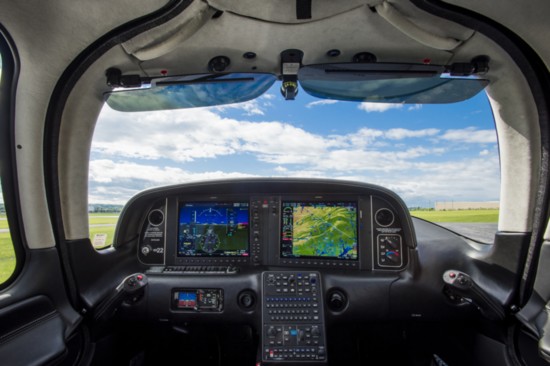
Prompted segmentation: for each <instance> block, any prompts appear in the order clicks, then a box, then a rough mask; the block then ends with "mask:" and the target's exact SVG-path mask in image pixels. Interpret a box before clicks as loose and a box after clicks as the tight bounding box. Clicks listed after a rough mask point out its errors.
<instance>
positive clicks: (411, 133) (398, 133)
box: [384, 128, 439, 140]
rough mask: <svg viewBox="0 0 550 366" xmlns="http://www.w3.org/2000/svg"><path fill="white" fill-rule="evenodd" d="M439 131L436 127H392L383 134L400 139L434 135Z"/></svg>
mask: <svg viewBox="0 0 550 366" xmlns="http://www.w3.org/2000/svg"><path fill="white" fill-rule="evenodd" d="M438 133H439V130H438V129H437V128H426V129H423V130H407V129H405V128H392V129H390V130H388V131H387V132H385V134H384V136H385V137H386V138H389V139H392V140H402V139H404V138H410V137H427V136H435V135H437V134H438Z"/></svg>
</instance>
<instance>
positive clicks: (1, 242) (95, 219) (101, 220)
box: [0, 213, 118, 283]
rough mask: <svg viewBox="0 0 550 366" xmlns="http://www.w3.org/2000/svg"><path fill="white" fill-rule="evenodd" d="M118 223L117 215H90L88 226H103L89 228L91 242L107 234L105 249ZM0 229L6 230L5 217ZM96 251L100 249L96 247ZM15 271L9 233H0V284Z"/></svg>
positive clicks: (110, 241)
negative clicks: (100, 235) (99, 235)
mask: <svg viewBox="0 0 550 366" xmlns="http://www.w3.org/2000/svg"><path fill="white" fill-rule="evenodd" d="M117 221H118V214H114V213H105V214H90V218H89V222H90V225H104V226H91V227H90V239H91V240H93V239H94V236H95V234H107V240H106V245H105V247H107V246H109V245H110V244H111V243H112V242H113V237H114V233H115V225H116V223H117ZM0 229H8V221H7V220H6V216H5V215H0ZM96 249H101V248H100V247H97V248H96ZM14 269H15V253H14V251H13V244H12V242H11V236H10V233H9V232H0V283H2V282H4V281H5V280H7V279H8V277H9V276H10V275H11V274H12V272H13V270H14Z"/></svg>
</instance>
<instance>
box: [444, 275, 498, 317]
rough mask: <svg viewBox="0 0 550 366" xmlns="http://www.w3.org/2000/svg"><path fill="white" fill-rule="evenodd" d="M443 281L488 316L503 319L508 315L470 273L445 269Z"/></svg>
mask: <svg viewBox="0 0 550 366" xmlns="http://www.w3.org/2000/svg"><path fill="white" fill-rule="evenodd" d="M443 281H444V282H445V284H446V285H447V287H448V288H449V289H451V290H452V292H454V293H456V294H458V295H459V296H461V297H463V298H465V299H469V300H470V302H471V303H472V304H474V305H475V306H476V307H477V308H478V309H479V311H481V313H482V314H483V315H484V316H485V317H486V318H488V319H491V320H502V319H504V318H505V317H506V313H505V311H504V307H503V306H502V305H501V304H500V303H499V302H497V301H496V300H495V299H493V298H492V297H491V296H490V295H489V294H488V293H486V292H485V290H483V289H482V288H481V287H479V285H478V284H477V283H475V281H474V280H473V279H472V278H471V277H470V276H469V275H468V274H466V273H464V272H461V271H457V270H454V269H451V270H448V271H445V273H444V274H443Z"/></svg>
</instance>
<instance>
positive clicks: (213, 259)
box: [115, 179, 490, 364]
mask: <svg viewBox="0 0 550 366" xmlns="http://www.w3.org/2000/svg"><path fill="white" fill-rule="evenodd" d="M115 243H116V244H115V248H117V247H120V248H121V247H128V246H132V247H134V248H135V252H134V253H135V258H136V261H137V262H138V263H139V267H140V271H141V272H140V276H142V277H140V278H144V279H143V281H145V280H146V281H147V283H146V286H144V287H145V289H144V291H143V298H144V299H145V300H140V301H137V302H136V305H135V306H134V308H136V309H139V311H141V312H142V313H144V314H145V315H146V318H147V319H149V321H151V322H153V323H158V324H169V325H170V326H179V325H182V324H203V325H221V324H223V325H227V324H239V325H246V326H249V327H250V328H251V329H253V331H254V332H255V334H257V338H258V352H257V353H258V360H259V361H260V360H261V361H262V362H298V363H299V362H302V361H307V362H317V363H320V364H323V363H326V362H327V360H334V359H335V356H332V357H331V344H338V343H339V341H338V340H337V339H336V338H341V337H343V335H342V334H341V333H339V331H338V329H340V327H342V326H344V325H346V324H347V325H353V326H357V325H358V324H371V325H372V324H380V323H387V322H390V323H391V322H403V321H404V322H410V321H412V322H419V321H420V322H426V321H428V322H430V321H437V320H442V319H445V321H461V320H464V319H471V318H472V317H475V314H476V313H475V309H474V308H473V307H472V306H470V304H469V303H466V302H464V301H463V298H462V297H460V296H458V295H457V294H456V293H454V292H453V291H450V290H449V289H448V288H447V287H448V286H446V284H445V283H444V280H443V277H442V276H443V274H444V273H445V272H446V271H447V270H455V271H457V272H456V273H458V274H459V273H462V272H460V271H465V272H467V273H475V272H476V260H472V257H478V258H481V257H482V256H483V255H485V254H486V253H487V252H488V251H489V250H490V246H483V245H479V244H477V243H475V242H472V241H470V240H468V239H465V238H462V237H460V236H458V235H455V234H454V233H451V232H449V231H447V230H445V229H443V228H440V227H438V226H436V225H433V224H431V223H427V222H424V221H421V220H418V219H414V221H413V219H412V218H411V216H410V215H409V213H408V210H407V208H406V206H405V204H404V203H403V201H402V200H401V199H400V198H399V196H397V195H396V194H395V193H393V192H392V191H390V190H387V189H384V188H382V187H378V186H375V185H369V184H363V183H355V182H346V181H333V180H312V179H241V180H227V181H215V182H209V183H194V184H186V185H181V186H171V187H165V188H159V189H153V190H149V191H146V192H143V193H141V194H139V195H137V196H136V197H134V198H133V199H132V200H131V201H130V202H129V203H128V204H127V205H126V207H125V209H124V211H123V213H122V215H121V218H120V221H119V224H118V226H117V232H116V242H115ZM466 259H468V260H466ZM455 275H456V274H455V273H454V272H453V273H452V276H455ZM453 278H454V277H453ZM134 280H136V283H140V282H139V280H137V277H136V278H134ZM447 285H448V284H447ZM138 287H140V286H138ZM132 311H138V310H135V309H134V310H128V312H129V313H131V312H132ZM369 329H370V330H369V331H374V329H376V327H370V328H369ZM369 331H364V332H363V333H365V332H366V333H368V332H369ZM348 336H349V335H348ZM342 360H343V359H342Z"/></svg>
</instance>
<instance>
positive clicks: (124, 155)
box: [90, 108, 499, 203]
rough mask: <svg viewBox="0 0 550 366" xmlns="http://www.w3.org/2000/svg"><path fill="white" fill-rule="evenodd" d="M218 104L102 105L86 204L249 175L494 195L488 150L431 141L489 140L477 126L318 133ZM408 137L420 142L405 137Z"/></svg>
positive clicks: (416, 192) (418, 193)
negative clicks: (138, 109) (123, 108)
mask: <svg viewBox="0 0 550 366" xmlns="http://www.w3.org/2000/svg"><path fill="white" fill-rule="evenodd" d="M216 110H217V109H214V110H213V109H210V110H209V109H206V108H197V109H189V110H183V111H182V110H180V111H163V112H157V113H154V114H151V113H119V112H115V111H112V110H110V109H109V108H105V109H104V110H103V112H102V115H101V118H100V122H99V124H98V126H97V128H96V136H94V142H93V146H92V151H93V156H94V160H92V161H91V163H90V202H92V203H102V202H103V203H105V202H106V201H101V200H102V199H103V200H107V201H109V200H110V201H109V202H124V201H126V200H127V199H129V197H130V196H131V195H133V194H135V193H136V192H138V191H140V190H143V189H146V188H149V187H153V186H159V185H166V184H175V183H183V182H189V181H195V180H208V179H216V178H233V177H248V176H256V175H262V176H289V177H317V178H325V177H326V178H336V179H351V180H359V181H365V182H372V183H377V184H380V185H383V186H386V187H388V188H390V189H394V190H396V191H397V192H398V193H399V194H401V195H402V196H403V197H404V198H405V199H406V200H407V202H415V201H414V200H421V199H424V198H426V199H430V200H434V199H436V197H438V196H439V195H441V197H442V199H443V198H445V197H449V195H452V196H453V198H452V199H456V200H458V199H461V198H462V199H475V198H476V197H478V196H479V197H481V196H480V195H481V194H482V193H483V194H484V195H485V196H484V197H489V198H491V199H498V191H499V187H498V169H499V164H498V158H495V157H496V156H497V155H498V154H497V150H496V149H491V148H490V147H487V149H486V150H483V151H486V153H485V152H483V151H482V153H481V154H480V155H481V156H482V157H481V158H470V159H463V160H460V161H455V160H456V159H455V158H453V157H452V156H448V155H446V154H447V152H448V151H449V150H452V149H457V147H456V146H455V145H453V144H448V145H446V146H445V147H444V148H442V147H441V145H439V144H438V141H439V140H440V139H442V138H444V139H445V141H456V142H461V139H463V138H465V137H468V136H469V135H473V136H474V138H473V139H472V140H473V141H483V142H484V143H487V141H491V140H490V139H488V138H487V136H484V135H485V134H486V131H485V130H477V129H475V128H467V129H462V130H447V131H440V130H439V129H436V128H426V129H420V130H412V129H411V130H409V129H404V128H392V129H388V130H381V129H373V128H368V127H363V128H360V129H358V130H357V131H355V132H351V133H347V134H334V135H329V136H323V135H319V134H315V133H312V132H309V131H306V130H304V129H302V128H298V127H295V126H292V125H290V124H288V123H284V122H280V121H264V122H249V121H242V120H236V119H232V118H224V117H222V116H221V115H220V114H219V113H216ZM491 132H492V134H493V135H494V131H491ZM413 138H414V139H418V140H408V139H413ZM410 141H414V142H415V144H414V145H411V143H410ZM396 142H398V143H396ZM492 142H495V139H494V138H493V140H492ZM390 144H391V146H389V145H390ZM453 146H454V147H453ZM460 148H461V149H465V148H468V146H467V145H464V144H462V145H461V146H460ZM229 155H233V156H234V157H235V159H243V160H242V161H243V162H244V163H243V164H241V165H240V166H238V167H237V168H229V167H228V168H225V167H223V164H221V165H220V164H219V163H218V165H216V168H208V165H204V166H203V163H204V164H208V163H209V162H211V161H213V160H212V159H211V158H219V157H225V156H229ZM95 157H98V159H95ZM495 159H496V160H495ZM495 161H496V163H495ZM180 164H185V165H182V166H181V167H180ZM220 166H221V167H222V168H220ZM258 167H259V168H258ZM474 177H475V178H474ZM495 177H496V178H495ZM484 185H486V186H484ZM445 192H446V194H447V196H445V195H444V193H445ZM102 197H103V198H102ZM481 199H484V198H483V197H481Z"/></svg>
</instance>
